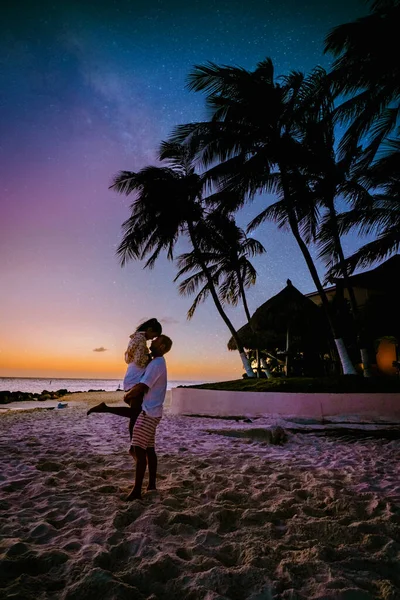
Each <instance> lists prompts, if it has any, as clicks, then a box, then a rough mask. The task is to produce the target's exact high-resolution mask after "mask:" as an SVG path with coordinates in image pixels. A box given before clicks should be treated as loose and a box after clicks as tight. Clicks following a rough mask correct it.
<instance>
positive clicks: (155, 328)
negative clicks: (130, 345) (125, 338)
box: [136, 319, 162, 335]
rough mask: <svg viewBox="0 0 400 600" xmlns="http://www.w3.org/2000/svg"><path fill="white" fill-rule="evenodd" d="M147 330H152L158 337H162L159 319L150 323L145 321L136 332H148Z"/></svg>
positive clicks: (151, 320)
mask: <svg viewBox="0 0 400 600" xmlns="http://www.w3.org/2000/svg"><path fill="white" fill-rule="evenodd" d="M147 329H152V330H153V331H154V333H156V334H157V335H161V333H162V326H161V323H159V322H158V321H157V319H149V320H148V321H145V322H144V323H142V324H141V325H139V327H138V328H137V329H136V331H146V330H147Z"/></svg>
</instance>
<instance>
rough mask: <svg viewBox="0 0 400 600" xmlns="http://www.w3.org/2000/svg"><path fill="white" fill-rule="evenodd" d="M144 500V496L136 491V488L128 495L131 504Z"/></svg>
mask: <svg viewBox="0 0 400 600" xmlns="http://www.w3.org/2000/svg"><path fill="white" fill-rule="evenodd" d="M141 499H142V494H141V493H140V492H138V491H136V490H135V488H133V489H132V491H131V492H130V494H128V496H127V497H126V501H127V502H130V501H131V500H141Z"/></svg>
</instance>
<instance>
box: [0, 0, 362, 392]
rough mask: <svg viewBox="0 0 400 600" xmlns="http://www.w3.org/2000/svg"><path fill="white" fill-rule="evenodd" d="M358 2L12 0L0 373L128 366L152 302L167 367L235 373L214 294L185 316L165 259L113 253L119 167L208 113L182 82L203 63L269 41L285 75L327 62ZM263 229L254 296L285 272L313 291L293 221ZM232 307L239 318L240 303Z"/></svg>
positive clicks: (1, 84) (4, 94) (258, 56)
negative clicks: (327, 43)
mask: <svg viewBox="0 0 400 600" xmlns="http://www.w3.org/2000/svg"><path fill="white" fill-rule="evenodd" d="M243 7H244V8H243ZM365 12H366V7H365V4H364V3H363V2H361V1H355V0H351V1H349V2H337V1H335V0H329V1H327V0H326V1H322V2H319V1H316V0H313V1H311V2H308V3H306V4H302V5H301V6H300V4H298V3H296V2H295V1H294V0H290V1H289V0H286V1H285V0H282V2H280V3H279V5H278V6H277V3H275V2H273V1H270V2H268V1H255V0H250V1H249V2H246V3H245V5H244V4H243V3H242V2H236V1H233V2H217V1H214V2H213V1H207V0H206V1H203V2H201V3H200V2H192V3H190V6H189V5H187V3H186V2H166V1H164V0H160V1H159V2H150V3H149V2H128V1H127V0H121V2H102V1H100V2H94V1H87V0H82V1H79V2H78V1H76V2H59V3H53V2H46V1H43V0H39V1H38V2H36V3H31V2H19V3H10V6H9V10H8V11H7V14H8V16H7V17H6V18H5V19H4V15H3V19H2V25H1V27H2V35H1V38H0V39H1V41H0V44H1V53H0V55H1V65H0V90H1V91H0V130H1V137H0V156H1V160H0V181H1V222H0V252H1V258H2V260H1V279H0V281H1V283H2V285H1V289H2V292H1V312H0V376H39V375H40V376H52V377H56V376H69V377H73V376H78V377H82V376H88V377H95V376H98V377H111V376H113V377H122V376H123V373H124V363H123V360H122V357H123V352H124V350H125V347H126V344H127V341H128V336H129V334H130V333H132V331H133V330H134V329H135V328H136V326H137V325H138V324H139V323H140V322H141V321H142V320H144V319H147V318H150V317H153V316H155V317H157V318H159V319H161V320H163V323H164V331H165V333H167V334H169V335H170V336H171V337H172V338H173V340H174V347H173V350H172V351H171V353H170V355H169V356H168V362H169V367H170V378H171V379H201V380H203V379H204V380H206V379H210V380H211V379H213V380H216V379H225V378H236V377H240V375H241V372H242V370H241V366H240V360H239V357H238V355H237V353H231V352H228V350H227V348H226V343H227V341H228V339H229V337H230V334H229V331H228V330H227V329H226V327H225V325H224V323H223V322H222V321H221V319H220V317H219V316H218V314H217V312H216V309H215V308H214V306H213V304H212V302H211V300H209V301H207V303H206V304H205V305H202V306H200V308H199V309H198V311H197V313H196V315H195V316H194V318H193V320H192V321H191V322H187V320H186V312H187V310H188V308H189V306H190V304H191V302H190V299H187V298H181V297H180V296H179V294H178V291H177V288H176V285H175V284H174V283H173V282H172V280H173V278H174V275H175V268H174V266H173V265H172V264H170V263H168V262H167V261H166V259H164V258H162V259H160V261H159V262H158V263H157V265H156V267H155V269H154V270H153V271H148V270H146V271H143V270H142V265H140V264H138V263H130V264H128V266H127V267H125V268H124V269H121V267H120V266H119V264H118V260H117V258H116V256H115V250H116V247H117V246H118V243H119V241H120V238H121V224H122V222H123V221H124V220H125V219H126V218H127V217H128V215H129V211H128V207H129V199H127V198H124V197H120V196H117V195H116V194H115V193H113V192H111V191H109V190H108V186H109V184H110V180H111V177H112V176H113V175H114V174H115V173H116V172H117V171H118V170H121V169H129V170H138V169H140V168H142V167H143V166H145V165H148V164H151V163H154V156H155V152H156V149H157V146H158V144H159V142H160V141H161V140H162V139H165V138H166V137H167V136H168V134H169V133H170V131H171V130H172V128H173V127H174V126H175V125H176V124H178V123H182V122H188V121H192V120H196V119H201V118H203V116H204V105H203V98H202V97H201V96H200V95H196V94H193V93H189V92H188V91H187V90H186V89H185V87H184V86H185V78H186V76H187V74H188V73H189V71H190V70H191V68H192V67H193V65H194V64H201V63H204V62H206V61H208V60H211V61H214V62H217V63H221V64H222V63H224V64H237V65H241V66H244V67H247V68H254V67H255V65H256V63H257V62H258V61H260V60H262V59H263V58H264V57H265V56H270V57H272V59H273V61H274V63H275V65H276V71H277V73H278V74H284V73H286V72H287V71H288V70H289V69H300V70H306V71H307V70H310V69H311V68H313V67H314V66H315V65H317V64H323V65H324V66H328V65H329V59H328V58H327V57H324V56H323V54H322V48H323V39H324V36H325V35H326V33H327V32H328V31H329V30H330V29H331V28H332V27H333V26H335V25H337V24H339V23H342V22H345V21H348V20H351V19H353V18H355V17H357V16H360V15H362V14H364V13H365ZM260 206H262V199H259V200H257V201H256V202H255V203H254V204H253V205H252V206H250V207H247V208H246V209H245V210H244V211H243V212H242V214H241V215H240V219H239V222H240V224H241V225H243V226H245V225H246V224H247V222H248V221H249V220H250V218H251V217H252V216H254V215H255V214H256V213H257V209H258V208H259V207H260ZM254 235H255V237H256V238H258V239H259V240H260V241H262V242H263V244H264V245H265V247H266V249H267V254H266V255H264V256H263V257H261V258H259V259H256V260H255V261H254V264H255V266H256V268H257V270H258V273H259V278H258V282H257V285H256V286H255V287H254V289H253V290H252V291H251V292H250V293H249V304H250V309H251V311H254V310H255V309H256V308H257V307H258V306H259V305H260V304H261V303H262V302H264V301H265V300H266V299H267V298H269V297H270V296H271V295H274V294H275V293H277V292H278V291H279V290H280V289H282V287H284V285H285V283H286V279H287V278H290V279H291V280H292V282H293V284H294V285H295V286H296V287H298V288H299V289H300V290H301V291H302V292H304V293H306V292H309V291H312V290H313V284H312V282H311V279H310V277H309V275H308V273H307V270H306V267H305V265H304V263H303V259H302V257H301V255H300V253H299V251H298V250H297V247H296V245H295V243H294V241H293V240H292V238H291V236H290V234H289V233H282V232H281V231H277V230H276V227H275V226H274V225H272V224H271V225H264V226H262V228H260V229H259V230H257V232H256V233H255V234H254ZM181 247H182V248H183V247H184V245H182V246H181ZM355 247H356V241H355V240H354V239H349V240H347V243H346V249H347V251H352V250H353V249H354V248H355ZM229 315H230V317H231V319H232V320H233V322H234V324H235V325H237V326H238V327H239V326H240V325H242V324H243V323H244V322H245V319H244V314H243V310H242V309H241V308H240V307H238V308H236V309H233V310H230V311H229ZM96 348H105V350H104V351H101V352H93V350H94V349H96Z"/></svg>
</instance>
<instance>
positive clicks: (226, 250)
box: [175, 212, 265, 321]
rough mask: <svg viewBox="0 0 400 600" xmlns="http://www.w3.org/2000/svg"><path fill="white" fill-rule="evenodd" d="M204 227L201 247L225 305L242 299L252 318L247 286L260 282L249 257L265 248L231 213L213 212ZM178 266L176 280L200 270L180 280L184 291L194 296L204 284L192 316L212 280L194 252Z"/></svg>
mask: <svg viewBox="0 0 400 600" xmlns="http://www.w3.org/2000/svg"><path fill="white" fill-rule="evenodd" d="M202 227H203V234H202V235H199V248H200V250H201V253H202V258H203V260H204V261H205V262H206V264H207V267H208V269H209V271H210V273H211V274H212V278H213V281H214V283H215V287H216V288H217V289H218V293H219V297H220V300H221V304H222V305H224V304H225V303H228V304H231V305H233V306H237V304H238V302H239V300H241V301H242V303H243V308H244V311H245V314H246V317H247V320H248V321H250V318H251V315H250V311H249V307H248V304H247V299H246V293H245V289H247V288H249V287H250V286H252V285H254V284H255V283H256V279H257V272H256V270H255V268H254V267H253V265H252V264H251V262H250V260H249V257H253V256H256V255H260V254H263V253H264V252H265V248H264V247H263V245H262V244H261V243H260V242H259V241H257V240H255V239H254V238H252V237H248V236H247V235H246V234H245V232H244V231H243V229H241V228H240V227H238V226H237V225H236V223H235V221H234V219H233V218H232V217H229V216H227V215H223V214H221V213H217V212H212V213H210V214H209V215H208V216H207V217H206V219H204V222H202ZM178 267H179V272H178V274H177V276H176V278H175V281H176V280H177V279H179V278H180V277H182V276H183V275H186V274H188V273H190V272H191V271H196V272H195V273H193V274H191V275H190V276H189V277H187V278H186V279H185V280H184V281H182V282H181V283H180V285H179V291H180V292H181V293H182V294H185V295H191V294H193V293H195V292H196V291H197V290H198V288H199V287H200V286H202V288H201V290H200V292H199V293H198V294H197V296H196V298H195V300H194V302H193V304H192V306H191V307H190V309H189V312H188V317H189V318H191V317H192V316H193V314H194V312H195V310H196V308H197V306H198V305H199V303H200V302H202V301H204V300H205V299H206V298H207V296H208V295H209V293H210V290H209V285H208V281H207V278H206V276H205V274H204V271H203V269H202V268H201V265H200V264H199V261H198V259H197V256H196V253H195V252H194V251H192V252H189V253H186V254H182V255H181V256H179V257H178Z"/></svg>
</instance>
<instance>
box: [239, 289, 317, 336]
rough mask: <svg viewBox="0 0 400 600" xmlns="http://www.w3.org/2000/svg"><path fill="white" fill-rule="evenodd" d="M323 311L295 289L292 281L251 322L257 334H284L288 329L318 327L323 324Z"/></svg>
mask: <svg viewBox="0 0 400 600" xmlns="http://www.w3.org/2000/svg"><path fill="white" fill-rule="evenodd" d="M321 320H322V318H321V311H320V309H319V308H318V307H317V306H316V304H314V302H313V301H312V300H310V299H309V298H307V297H306V296H304V295H303V294H302V293H301V292H300V291H299V290H298V289H297V288H295V287H294V285H293V284H292V282H291V281H290V279H288V280H287V285H286V287H285V288H284V289H283V290H281V291H280V292H279V293H278V294H276V295H275V296H273V297H272V298H270V299H269V300H267V301H266V302H264V304H262V305H261V306H260V307H259V308H257V310H256V311H255V313H254V314H253V316H252V317H251V320H250V325H251V328H252V330H253V331H254V332H256V333H260V334H261V333H262V332H264V331H273V332H275V334H282V333H284V332H285V331H287V329H288V328H290V329H292V328H294V329H296V330H298V331H299V333H300V332H301V331H305V330H308V329H309V328H310V327H312V328H314V327H317V326H318V324H319V323H321Z"/></svg>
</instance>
